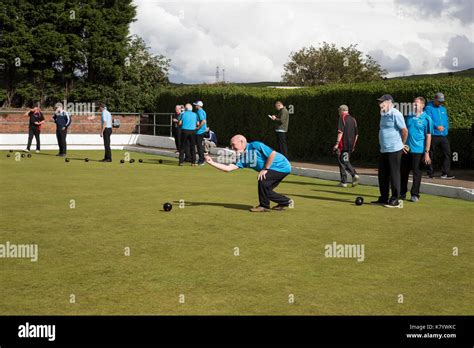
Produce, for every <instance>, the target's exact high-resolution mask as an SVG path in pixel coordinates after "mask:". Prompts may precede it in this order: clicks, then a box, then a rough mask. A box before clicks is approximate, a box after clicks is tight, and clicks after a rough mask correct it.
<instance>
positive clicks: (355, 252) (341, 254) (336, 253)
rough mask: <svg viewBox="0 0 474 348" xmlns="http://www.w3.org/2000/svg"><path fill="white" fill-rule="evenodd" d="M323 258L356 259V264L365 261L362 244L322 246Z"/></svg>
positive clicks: (334, 243)
mask: <svg viewBox="0 0 474 348" xmlns="http://www.w3.org/2000/svg"><path fill="white" fill-rule="evenodd" d="M324 256H325V257H331V258H346V259H351V258H353V259H357V261H358V262H362V261H364V260H365V245H364V244H338V243H337V242H332V244H326V245H325V246H324Z"/></svg>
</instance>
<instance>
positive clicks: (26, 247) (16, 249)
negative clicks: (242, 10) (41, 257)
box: [0, 242, 38, 262]
mask: <svg viewBox="0 0 474 348" xmlns="http://www.w3.org/2000/svg"><path fill="white" fill-rule="evenodd" d="M2 258H5V259H15V258H19V259H30V260H31V262H36V261H38V244H12V243H10V242H6V243H5V244H0V259H2Z"/></svg>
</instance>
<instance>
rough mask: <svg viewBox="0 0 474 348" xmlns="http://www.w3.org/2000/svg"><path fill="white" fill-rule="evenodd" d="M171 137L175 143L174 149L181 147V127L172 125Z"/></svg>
mask: <svg viewBox="0 0 474 348" xmlns="http://www.w3.org/2000/svg"><path fill="white" fill-rule="evenodd" d="M173 137H174V143H175V145H176V151H179V150H180V149H181V127H175V126H173Z"/></svg>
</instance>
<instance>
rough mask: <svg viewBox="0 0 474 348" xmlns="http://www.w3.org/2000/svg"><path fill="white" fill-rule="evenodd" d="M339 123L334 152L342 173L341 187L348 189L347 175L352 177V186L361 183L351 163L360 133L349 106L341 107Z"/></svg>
mask: <svg viewBox="0 0 474 348" xmlns="http://www.w3.org/2000/svg"><path fill="white" fill-rule="evenodd" d="M338 111H339V122H338V125H337V139H336V144H335V145H334V147H333V151H334V152H335V153H336V154H337V162H338V164H339V171H340V173H341V182H340V183H339V186H340V187H347V174H346V172H347V173H349V174H350V175H351V176H352V186H357V184H358V183H359V175H358V174H357V172H356V170H355V169H354V167H352V164H351V162H350V159H351V154H352V152H354V149H355V145H356V143H357V138H358V137H359V132H358V130H357V121H356V120H355V118H354V117H352V116H351V115H350V114H349V107H348V106H347V105H341V106H339V109H338Z"/></svg>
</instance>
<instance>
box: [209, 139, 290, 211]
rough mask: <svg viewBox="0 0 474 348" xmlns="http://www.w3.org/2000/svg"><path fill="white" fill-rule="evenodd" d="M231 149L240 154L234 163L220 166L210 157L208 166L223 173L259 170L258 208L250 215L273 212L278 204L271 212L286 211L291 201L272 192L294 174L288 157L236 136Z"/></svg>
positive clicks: (257, 142)
mask: <svg viewBox="0 0 474 348" xmlns="http://www.w3.org/2000/svg"><path fill="white" fill-rule="evenodd" d="M230 146H231V148H232V150H234V151H236V153H237V160H236V162H235V163H233V164H223V163H217V162H214V161H213V159H212V158H211V157H210V156H206V157H205V158H206V161H207V163H209V164H210V165H211V166H213V167H215V168H217V169H220V170H222V171H224V172H231V171H233V170H237V169H242V168H251V169H254V170H256V171H257V172H259V173H258V199H259V205H258V206H256V207H254V208H252V209H250V211H251V212H254V213H262V212H268V211H270V201H273V202H275V203H277V205H276V206H274V207H273V208H272V209H273V210H279V211H281V210H285V208H286V207H288V206H289V205H290V204H291V203H292V201H291V199H290V198H288V197H286V196H283V195H282V194H279V193H276V192H275V191H273V190H274V189H275V188H276V187H277V186H278V185H279V184H280V182H281V181H282V180H283V179H284V178H285V177H286V176H287V175H288V174H290V172H291V165H290V162H289V161H288V160H287V159H286V157H285V156H283V155H282V154H281V153H279V152H276V151H275V150H272V149H271V148H269V147H268V146H267V145H265V144H263V143H261V142H259V141H253V142H250V143H247V139H245V137H244V136H243V135H234V136H233V137H232V139H231V140H230Z"/></svg>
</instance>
